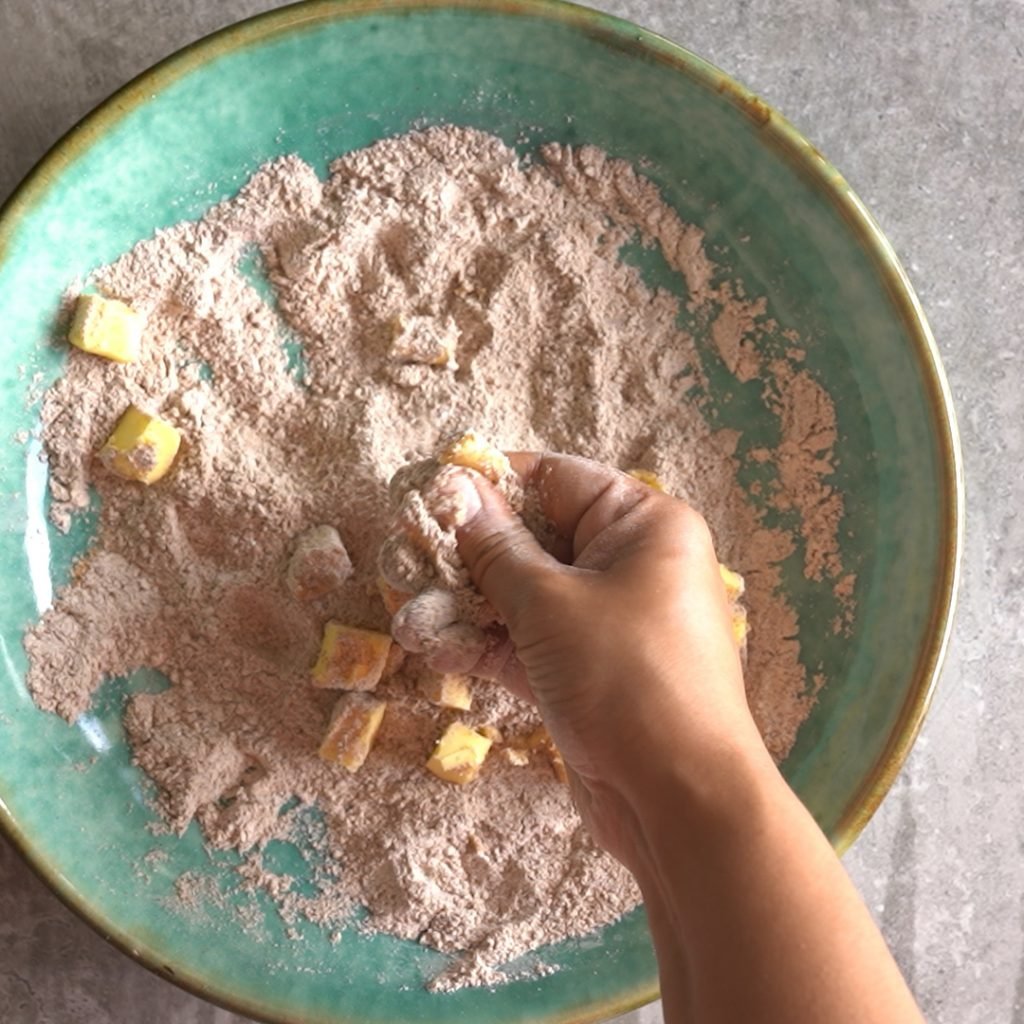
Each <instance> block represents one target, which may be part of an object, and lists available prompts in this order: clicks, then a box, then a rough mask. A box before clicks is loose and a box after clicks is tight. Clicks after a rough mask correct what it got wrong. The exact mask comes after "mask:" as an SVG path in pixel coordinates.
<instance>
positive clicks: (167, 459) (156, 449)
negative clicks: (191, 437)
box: [99, 405, 181, 484]
mask: <svg viewBox="0 0 1024 1024" xmlns="http://www.w3.org/2000/svg"><path fill="white" fill-rule="evenodd" d="M180 446H181V434H179V433H178V431H177V430H176V429H175V428H174V427H172V426H171V425H170V423H165V422H164V421H163V420H162V419H160V418H159V417H157V416H151V415H150V414H149V413H148V412H144V411H143V410H142V409H140V408H139V407H138V406H135V405H132V406H129V407H128V410H127V411H126V412H125V413H124V415H123V416H122V417H121V418H120V419H119V420H118V421H117V426H116V427H114V432H113V433H112V434H111V435H110V437H109V438H108V439H107V443H106V444H105V445H104V446H103V447H102V448H101V449H100V452H99V459H100V462H102V463H103V465H104V466H106V467H107V469H109V470H110V471H111V472H112V473H116V474H117V475H118V476H120V477H124V479H125V480H138V481H139V482H141V483H144V484H152V483H156V481H157V480H159V479H160V478H161V477H163V476H166V475H167V472H168V470H169V469H170V468H171V465H172V464H173V462H174V457H175V456H176V455H177V454H178V448H179V447H180Z"/></svg>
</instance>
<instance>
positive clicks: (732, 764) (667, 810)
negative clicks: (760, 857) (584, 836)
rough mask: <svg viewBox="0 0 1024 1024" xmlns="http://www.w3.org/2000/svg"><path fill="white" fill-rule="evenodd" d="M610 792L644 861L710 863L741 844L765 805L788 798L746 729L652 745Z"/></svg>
mask: <svg viewBox="0 0 1024 1024" xmlns="http://www.w3.org/2000/svg"><path fill="white" fill-rule="evenodd" d="M616 788H617V789H618V790H619V792H620V793H621V795H622V798H623V800H624V801H625V802H626V803H627V804H628V805H629V807H630V810H631V815H632V817H633V820H634V821H635V823H636V826H637V828H638V830H639V834H640V837H641V841H642V843H643V844H644V845H645V846H647V847H649V848H650V849H649V852H650V855H651V856H652V857H658V856H659V851H663V850H666V849H667V850H669V851H671V852H672V856H681V855H683V853H684V851H685V854H686V856H687V857H699V856H702V855H708V856H712V857H714V856H718V855H720V854H721V853H723V852H724V851H725V850H726V849H727V848H728V847H729V846H730V845H731V844H734V843H735V842H737V841H746V840H747V839H749V837H750V834H751V828H752V827H754V828H755V829H756V827H757V826H756V823H757V822H759V821H762V820H763V819H764V816H765V813H766V808H767V807H768V805H770V804H771V803H773V802H777V800H778V798H779V796H780V794H781V793H782V792H784V793H785V794H787V795H788V794H789V790H788V787H787V786H786V783H785V780H784V779H783V778H782V776H781V775H780V774H779V772H778V770H777V769H776V767H775V764H774V762H773V761H772V759H771V755H770V754H769V753H768V751H767V749H766V748H765V746H764V743H763V741H762V740H761V737H760V734H759V733H758V732H757V729H756V727H755V726H754V724H753V722H752V721H751V722H750V724H749V727H747V726H746V725H745V724H744V725H742V726H741V727H739V728H736V729H734V730H729V731H723V732H721V733H717V734H716V733H707V734H704V735H702V736H701V737H700V739H699V740H698V741H696V742H694V741H693V738H692V735H691V736H689V737H686V739H685V740H677V742H676V743H675V744H674V745H668V744H665V743H662V744H659V745H658V747H657V748H656V750H655V752H653V753H652V754H651V756H650V757H649V758H647V759H645V761H644V763H643V764H642V766H640V767H638V768H637V769H636V770H634V771H631V772H621V773H619V778H618V783H617V787H616Z"/></svg>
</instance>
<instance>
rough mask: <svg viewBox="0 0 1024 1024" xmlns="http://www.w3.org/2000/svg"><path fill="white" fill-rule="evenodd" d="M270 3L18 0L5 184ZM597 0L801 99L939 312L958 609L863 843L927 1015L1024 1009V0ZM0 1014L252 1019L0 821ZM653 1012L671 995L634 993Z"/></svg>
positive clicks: (32, 1018)
mask: <svg viewBox="0 0 1024 1024" xmlns="http://www.w3.org/2000/svg"><path fill="white" fill-rule="evenodd" d="M273 6H276V4H274V3H273V2H268V0H150V2H147V3H145V4H142V5H140V4H138V3H137V2H136V0H74V3H72V2H70V0H2V3H0V196H3V195H6V194H7V192H8V191H9V190H10V189H11V188H12V187H13V186H14V185H15V184H16V182H17V181H18V179H19V178H20V177H21V175H22V174H23V173H24V172H25V171H27V170H28V169H29V167H30V166H31V164H32V163H33V161H34V160H35V159H36V158H37V157H38V156H39V155H40V154H41V153H42V152H43V150H44V149H45V147H47V146H48V145H49V144H50V143H51V142H52V141H53V140H54V139H55V138H56V137H57V136H58V135H59V134H60V133H61V132H62V131H63V130H64V129H65V128H67V127H68V126H69V125H70V124H71V123H72V122H73V121H74V120H75V119H77V118H78V117H79V116H80V115H81V114H83V113H84V112H86V111H87V110H88V109H89V108H91V107H92V106H93V105H94V104H95V103H97V102H98V101H99V100H101V99H102V98H103V97H104V96H105V95H107V94H108V93H109V92H110V91H111V90H113V89H114V88H115V87H117V86H118V85H120V84H121V83H122V82H123V81H124V80H125V79H127V78H128V77H129V76H131V75H134V74H135V73H136V72H138V71H140V70H142V69H143V68H144V67H146V66H147V65H148V64H150V63H151V62H152V61H154V60H155V59H157V58H159V57H161V56H163V55H165V54H167V53H169V52H171V51H172V50H174V49H176V48H177V47H179V46H181V45H182V44H184V43H187V42H189V41H191V40H192V39H195V38H197V37H198V36H200V35H203V34H205V33H206V32H208V31H210V30H212V29H214V28H216V27H218V26H220V25H224V24H226V23H228V22H231V21H234V20H236V19H238V18H241V17H243V16H246V15H249V14H252V13H255V12H257V11H261V10H265V9H268V8H270V7H273ZM598 6H602V7H605V8H606V9H608V10H609V11H612V12H613V13H615V14H619V15H623V16H625V17H628V18H631V19H632V20H634V21H637V22H639V23H641V24H644V25H646V26H648V27H650V28H653V29H655V30H657V31H659V32H661V33H663V34H664V35H666V36H668V37H670V38H672V39H674V40H677V41H679V42H681V43H683V44H684V45H686V46H688V47H689V48H691V49H693V50H695V51H696V52H698V53H700V54H701V55H703V56H705V57H707V58H709V59H710V60H712V61H713V62H715V63H717V64H718V65H720V66H721V67H723V68H725V69H726V70H728V71H730V72H731V73H733V74H734V75H735V76H736V77H738V78H739V79H740V80H741V81H743V82H744V83H746V84H747V85H748V86H750V87H751V88H753V89H754V90H755V91H757V92H759V93H760V94H761V95H763V96H764V97H765V98H766V99H767V100H768V101H769V102H771V103H773V104H774V105H776V106H777V107H779V108H780V109H781V110H782V111H783V112H784V113H786V114H787V115H788V116H789V117H790V118H791V119H792V120H793V121H794V122H795V123H796V124H797V126H798V127H799V128H800V129H802V130H803V131H804V132H805V133H806V134H807V135H808V136H809V137H810V138H811V140H812V141H814V142H815V143H816V144H817V145H818V146H819V147H820V148H821V149H822V150H823V151H824V152H825V153H826V154H828V156H829V157H830V158H831V159H832V160H833V162H834V163H836V164H837V165H838V166H839V167H840V168H841V169H842V170H843V171H844V172H845V174H846V175H847V177H848V178H849V180H850V181H851V182H852V184H853V186H854V187H855V188H856V189H857V190H858V191H859V193H860V195H861V197H862V198H863V199H864V200H865V201H866V202H867V204H868V206H869V207H870V208H871V209H872V210H873V211H874V213H875V215H876V216H877V217H878V219H879V221H880V222H881V224H882V227H883V229H884V230H885V231H886V232H887V234H888V236H889V238H890V239H891V240H892V242H893V244H894V245H895V247H896V250H897V251H898V252H899V253H900V255H901V257H902V258H903V260H904V262H905V264H906V266H907V268H908V270H909V272H910V275H911V277H912V278H913V281H914V284H915V286H916V287H917V289H918V292H919V294H920V296H921V299H922V300H923V303H924V306H925V308H926V310H927V311H928V314H929V316H930V318H931V322H932V326H933V328H934V330H935V334H936V336H937V338H938V342H939V346H940V348H941V350H942V354H943V358H944V359H945V364H946V368H947V371H948V373H949V377H950V380H951V383H952V388H953V394H954V396H955V399H956V402H957V406H958V409H959V415H960V426H961V431H962V434H963V441H964V449H965V454H966V465H967V483H968V489H969V523H968V533H967V551H966V558H965V562H964V566H963V569H964V573H963V587H962V590H961V601H960V613H959V617H958V622H957V627H956V632H955V636H954V640H953V643H952V647H951V650H950V654H949V658H948V660H947V663H946V668H945V672H944V675H943V680H942V684H941V688H940V690H939V693H938V696H937V699H936V701H935V704H934V707H933V710H932V713H931V715H930V718H929V720H928V722H927V725H926V727H925V729H924V733H923V735H922V737H921V740H920V742H919V743H918V745H917V747H916V748H915V750H914V752H913V754H912V756H911V758H910V761H909V763H908V765H907V767H906V769H905V771H904V772H903V774H902V775H901V777H900V779H899V780H898V782H897V784H896V786H895V787H894V789H893V791H892V793H891V795H890V797H889V798H888V800H887V801H886V803H885V804H884V805H883V807H882V809H881V810H880V812H879V813H878V814H877V815H876V817H875V819H874V820H873V821H872V823H871V824H870V826H869V827H868V829H867V830H866V831H865V833H864V834H863V836H862V837H861V839H860V840H859V842H858V843H857V845H856V846H855V847H854V849H853V850H852V851H851V852H850V854H849V855H848V856H847V859H846V863H847V867H848V869H849V870H850V872H851V873H852V875H853V877H854V879H855V880H856V882H857V884H858V886H859V887H860V890H861V892H862V893H863V894H864V897H865V899H866V901H867V902H868V904H869V905H870V907H871V909H872V911H873V912H874V913H875V915H876V917H877V919H878V921H879V923H880V924H881V926H882V928H883V929H884V931H885V934H886V935H887V937H888V939H889V942H890V943H891V945H892V947H893V949H894V950H895V953H896V956H897V958H898V960H899V962H900V964H901V965H902V967H903V969H904V971H905V972H906V974H907V976H908V978H909V979H910V982H911V985H912V986H913V989H914V991H915V992H916V993H917V995H918V998H919V999H920V1002H921V1004H922V1007H923V1008H924V1011H925V1013H926V1015H927V1017H928V1019H929V1020H930V1021H932V1022H933V1024H992V1022H1008V1024H1024V967H1022V943H1024V926H1022V922H1024V858H1022V849H1024V829H1022V826H1024V786H1022V785H1021V781H1022V780H1021V775H1022V773H1021V769H1020V763H1019V762H1020V757H1021V752H1022V726H1024V700H1022V689H1021V685H1020V684H1021V668H1022V666H1024V614H1022V613H1024V598H1022V592H1024V591H1022V585H1024V517H1022V515H1021V511H1020V510H1021V509H1022V508H1024V473H1022V465H1021V464H1022V462H1024V450H1022V449H1024V415H1022V413H1021V408H1020V396H1021V394H1022V392H1024V387H1022V384H1021V376H1022V374H1021V369H1022V357H1024V342H1022V338H1021V325H1022V322H1024V173H1022V167H1021V165H1022V163H1024V144H1022V135H1024V4H1022V3H1021V0H971V2H969V3H962V2H944V0H891V2H885V0H787V2H786V3H779V2H776V0H733V2H731V3H722V2H720V0H690V2H687V3H680V2H675V0H601V2H600V3H599V4H598ZM14 1007H18V1008H19V1009H17V1011H14V1009H13V1008H14ZM12 1014H13V1015H12ZM0 1019H2V1020H3V1021H5V1022H9V1024H64V1022H70V1021H75V1022H76V1024H124V1022H130V1021H136V1020H139V1019H145V1020H147V1021H149V1022H151V1024H232V1022H234V1024H237V1022H239V1021H240V1020H241V1018H238V1017H236V1016H234V1015H232V1014H229V1013H226V1012H224V1011H222V1010H217V1009H215V1008H213V1007H211V1006H209V1005H206V1004H204V1003H202V1002H201V1001H200V1000H198V999H195V998H193V997H192V996H189V995H187V994H185V993H183V992H181V991H179V990H177V989H175V988H173V987H172V986H170V985H169V984H167V983H165V982H163V981H161V980H159V979H157V978H155V977H153V976H151V975H149V974H148V973H147V972H146V971H144V970H143V969H142V968H141V967H138V966H136V965H135V964H133V963H132V962H130V961H129V960H128V959H126V958H124V957H122V956H121V955H120V954H119V953H117V952H115V951H114V950H113V949H111V948H109V947H107V946H106V945H105V944H104V943H103V942H102V940H101V939H99V938H98V937H97V936H96V935H94V934H93V933H92V932H91V931H90V930H89V929H88V928H87V927H86V926H85V925H83V924H82V923H81V922H79V921H78V920H77V919H75V918H74V917H73V916H72V915H71V914H70V913H69V912H67V911H66V910H64V909H63V907H62V906H61V905H60V904H59V903H58V902H57V900H56V899H55V898H54V897H53V896H52V895H50V893H49V892H48V890H47V889H46V888H45V887H44V886H43V885H42V884H41V883H40V882H39V881H37V880H36V878H35V877H34V876H33V875H32V874H30V873H29V872H28V870H27V869H26V868H24V867H23V866H22V865H21V863H20V862H19V861H18V859H17V858H16V857H15V856H14V854H13V853H12V851H11V850H10V849H9V848H8V847H7V846H6V845H4V844H3V843H2V842H0ZM660 1020H661V1014H660V1011H659V1009H658V1008H657V1007H656V1006H655V1007H649V1008H647V1009H646V1010H643V1011H640V1012H638V1013H636V1014H634V1015H630V1016H629V1017H627V1018H623V1021H630V1022H631V1024H655V1022H657V1021H660ZM823 1024H824V1022H823Z"/></svg>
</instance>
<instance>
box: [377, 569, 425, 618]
mask: <svg viewBox="0 0 1024 1024" xmlns="http://www.w3.org/2000/svg"><path fill="white" fill-rule="evenodd" d="M377 590H378V591H380V599H381V600H382V601H383V602H384V607H385V608H386V609H387V613H388V615H397V614H398V612H399V610H400V609H401V608H402V607H403V605H407V604H408V603H409V602H410V601H411V600H412V599H413V598H414V597H415V596H416V595H415V594H410V593H409V592H408V591H405V590H399V589H398V587H393V586H391V584H390V583H388V581H387V580H386V579H384V577H383V576H378V577H377Z"/></svg>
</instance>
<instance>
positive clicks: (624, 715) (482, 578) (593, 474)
mask: <svg viewBox="0 0 1024 1024" xmlns="http://www.w3.org/2000/svg"><path fill="white" fill-rule="evenodd" d="M512 462H513V466H514V468H515V469H516V471H517V472H518V473H519V475H520V477H521V479H522V481H523V484H524V486H525V487H527V488H534V489H535V491H536V493H537V495H538V498H539V501H540V505H541V509H542V511H543V513H544V514H545V516H546V517H547V519H548V520H549V521H550V522H551V524H552V525H553V527H554V529H555V531H556V534H557V537H558V541H557V547H556V550H555V554H549V553H548V552H546V551H544V550H543V549H542V547H541V546H540V544H539V543H538V542H537V540H536V538H535V537H534V536H533V535H532V534H531V533H530V532H529V530H527V529H526V527H525V526H524V525H523V523H522V521H521V520H520V519H519V518H518V517H517V516H515V515H514V514H513V513H512V512H511V510H510V509H509V508H508V506H507V504H506V503H505V502H504V500H503V499H502V498H501V496H500V495H499V494H498V493H497V491H496V490H495V489H494V488H493V487H491V486H490V485H489V484H488V483H487V482H486V481H485V480H483V479H482V478H481V477H479V476H477V475H475V474H469V473H464V472H459V473H457V474H449V476H448V478H447V481H446V484H445V486H446V488H448V489H453V490H457V491H458V492H459V494H458V500H457V501H456V502H454V505H455V507H457V508H458V509H459V512H458V516H457V529H456V535H457V538H458V543H459V553H460V555H461V557H462V559H463V561H464V562H465V564H466V566H467V567H468V569H469V571H470V574H471V575H472V577H473V580H474V582H475V583H476V585H477V587H478V588H479V589H480V590H481V592H482V593H483V594H484V595H485V597H487V598H488V599H489V600H490V601H491V603H492V604H493V605H494V607H495V608H496V609H497V611H498V613H499V614H500V615H501V617H502V619H503V620H504V623H505V625H506V628H507V630H508V635H509V639H510V643H509V644H508V645H506V647H505V649H504V650H503V649H502V648H501V646H500V645H498V648H497V649H495V647H494V646H493V645H492V648H491V649H490V650H489V651H488V652H487V654H486V655H485V656H484V658H483V659H482V661H481V663H480V664H479V665H478V666H477V667H476V668H475V669H474V670H473V671H474V674H477V675H481V674H482V675H489V676H491V677H492V678H497V679H498V680H500V681H501V682H503V683H505V684H506V685H508V686H510V687H511V688H512V689H513V690H515V691H516V692H518V693H520V694H525V695H528V696H529V697H531V698H532V699H533V700H535V701H536V703H537V705H538V707H539V709H540V712H541V716H542V717H543V719H544V722H545V724H546V725H547V727H548V730H549V731H550V733H551V735H552V738H553V739H554V741H555V743H556V744H557V746H558V747H559V750H560V751H561V753H562V756H563V758H564V759H565V761H566V764H567V766H568V767H569V768H570V774H571V777H572V779H573V788H574V795H575V797H576V799H577V803H578V805H579V807H580V810H581V813H582V814H583V815H584V818H585V819H586V820H587V821H588V824H589V825H590V827H591V829H592V830H593V832H594V833H595V835H596V837H597V839H598V841H599V842H601V843H602V845H604V846H606V847H607V848H609V849H610V850H611V851H612V852H613V853H615V854H616V855H617V856H619V857H620V859H623V860H624V861H626V863H627V864H629V863H630V862H631V861H633V860H634V859H635V856H636V854H635V851H634V850H633V849H632V842H631V840H630V837H629V832H630V828H631V821H630V818H631V815H632V813H633V811H632V810H631V808H635V807H636V804H637V802H638V801H640V802H642V801H643V800H644V794H645V792H650V791H651V788H652V787H657V785H658V784H659V781H662V780H664V779H665V778H666V773H667V772H669V771H671V772H673V773H678V774H680V775H681V776H682V777H684V778H696V777H697V776H698V775H699V774H700V773H701V772H702V770H704V768H705V767H706V766H707V764H708V760H709V759H713V758H716V757H718V756H719V755H721V754H722V753H723V752H730V753H731V752H736V751H737V750H739V751H754V752H756V754H757V756H759V757H760V756H763V754H764V748H763V745H762V744H761V741H760V737H759V735H758V733H757V730H756V727H755V726H754V723H753V720H752V718H751V716H750V712H749V710H748V708H747V704H746V696H745V692H744V688H743V678H742V671H741V667H740V660H739V655H738V652H737V649H736V645H735V641H734V639H733V634H732V628H731V621H730V612H729V607H728V602H727V599H726V595H725V591H724V587H723V585H722V581H721V577H720V575H719V568H718V560H717V558H716V557H715V552H714V546H713V543H712V540H711V535H710V532H709V530H708V528H707V525H706V524H705V522H704V520H703V519H702V518H701V516H700V515H699V514H698V513H697V512H696V511H695V510H694V509H692V508H690V507H689V506H688V505H686V504H685V503H684V502H682V501H680V500H678V499H675V498H672V497H669V496H668V495H665V494H660V493H658V492H656V491H654V490H653V489H651V488H650V487H648V486H646V485H645V484H642V483H640V482H639V481H637V480H634V479H633V478H632V477H629V476H627V475H626V474H623V473H620V472H617V471H616V470H613V469H610V468H608V467H605V466H601V465H599V464H597V463H593V462H590V461H588V460H585V459H580V458H575V457H571V456H564V455H551V454H545V455H536V454H521V455H513V456H512ZM555 555H557V556H558V557H555ZM560 559H561V560H560ZM512 648H514V655H512ZM510 655H511V656H510ZM631 866H632V865H631Z"/></svg>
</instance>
